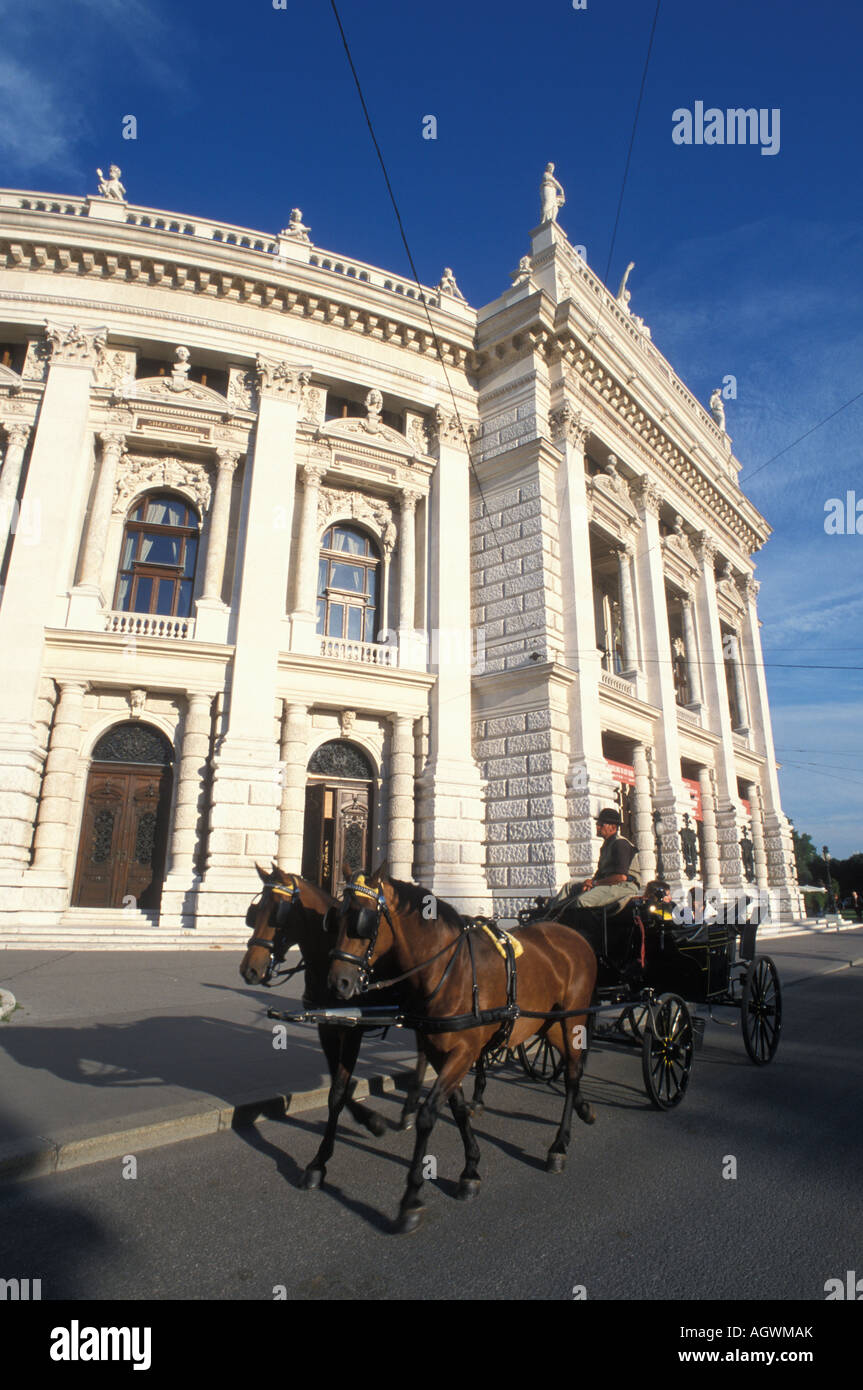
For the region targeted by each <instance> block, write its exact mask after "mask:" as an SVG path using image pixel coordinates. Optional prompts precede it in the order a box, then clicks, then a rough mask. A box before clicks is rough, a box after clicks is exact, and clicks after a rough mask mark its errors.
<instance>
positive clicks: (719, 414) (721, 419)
mask: <svg viewBox="0 0 863 1390" xmlns="http://www.w3.org/2000/svg"><path fill="white" fill-rule="evenodd" d="M710 414H711V415H712V416H713V418H714V420H715V421H716V423H717V425H718V426H719V428H720V429H721V430H724V429H725V406H724V405H723V404H722V390H721V388H720V387H719V386H717V388H716V390H715V391H714V392H713V395H712V396H711V397H710Z"/></svg>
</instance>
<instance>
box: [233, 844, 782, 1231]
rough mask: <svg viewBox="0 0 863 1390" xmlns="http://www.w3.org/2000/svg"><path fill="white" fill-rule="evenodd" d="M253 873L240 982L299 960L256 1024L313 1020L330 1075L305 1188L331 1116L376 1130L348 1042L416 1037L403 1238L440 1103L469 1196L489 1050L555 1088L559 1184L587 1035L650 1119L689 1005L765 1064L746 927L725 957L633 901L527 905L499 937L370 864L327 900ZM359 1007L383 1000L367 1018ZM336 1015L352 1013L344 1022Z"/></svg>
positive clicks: (764, 994) (671, 1083)
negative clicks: (731, 1011)
mask: <svg viewBox="0 0 863 1390" xmlns="http://www.w3.org/2000/svg"><path fill="white" fill-rule="evenodd" d="M259 873H260V876H261V879H262V882H263V884H264V890H263V894H262V896H261V900H260V902H258V903H256V904H253V905H252V906H251V907H250V909H249V913H248V915H247V921H248V924H249V926H250V927H251V929H252V932H253V935H252V939H251V941H250V942H249V947H248V950H247V952H246V955H245V957H244V958H243V963H242V965H241V967H240V969H241V974H242V975H243V978H244V979H245V980H246V982H247V983H248V984H257V983H263V984H267V983H269V982H270V978H271V976H272V974H273V970H274V966H275V965H277V964H278V963H279V962H281V961H282V960H284V957H285V953H286V951H287V948H288V946H289V945H292V944H294V943H299V944H300V946H301V949H302V951H303V956H304V961H305V963H306V990H305V993H304V999H303V1004H304V1007H303V1011H302V1012H300V1013H285V1012H282V1011H279V1010H273V1009H271V1010H268V1016H269V1017H271V1018H278V1019H282V1020H284V1021H290V1022H314V1023H316V1024H317V1025H318V1027H319V1032H320V1036H321V1043H322V1046H323V1047H324V1051H325V1053H326V1056H327V1060H328V1063H329V1065H330V1070H331V1074H332V1078H333V1084H332V1087H331V1091H330V1099H329V1119H328V1123H327V1128H326V1132H325V1135H324V1138H323V1140H322V1142H321V1145H320V1147H319V1150H318V1152H317V1154H316V1155H315V1157H314V1159H313V1160H312V1162H311V1163H310V1164H309V1165H308V1167H307V1169H306V1174H305V1180H304V1185H305V1186H307V1187H317V1186H319V1185H320V1183H321V1182H322V1181H323V1179H324V1176H325V1174H326V1164H327V1162H328V1161H329V1159H330V1158H331V1156H332V1153H333V1147H334V1142H335V1132H336V1126H337V1123H338V1118H339V1114H340V1112H341V1110H342V1108H343V1106H344V1105H345V1104H346V1103H347V1104H348V1105H351V1108H352V1110H353V1111H354V1113H355V1114H357V1117H358V1118H360V1119H361V1120H362V1121H363V1122H364V1123H366V1124H367V1125H368V1126H369V1128H371V1129H372V1130H373V1132H380V1129H377V1128H376V1127H375V1125H374V1123H373V1121H374V1120H375V1119H377V1118H378V1117H375V1116H370V1115H369V1113H368V1112H367V1111H365V1110H364V1109H362V1108H360V1107H356V1106H355V1105H353V1104H352V1102H351V1097H350V1082H351V1076H352V1073H353V1068H354V1065H355V1063H356V1060H357V1056H358V1053H359V1046H360V1038H361V1036H362V1030H363V1029H365V1028H368V1027H375V1028H380V1027H382V1026H394V1025H395V1026H403V1027H407V1028H411V1029H414V1030H415V1031H416V1034H417V1038H418V1046H419V1048H420V1059H419V1061H418V1067H417V1072H416V1074H415V1077H414V1081H413V1084H412V1086H411V1088H410V1091H409V1096H408V1100H407V1102H406V1104H405V1111H404V1114H403V1117H402V1127H403V1128H407V1127H409V1120H410V1117H411V1116H412V1114H413V1113H414V1112H416V1111H417V1106H418V1100H419V1090H420V1086H421V1080H422V1073H423V1071H424V1068H425V1061H426V1060H428V1061H430V1062H431V1063H432V1065H433V1066H434V1068H435V1070H436V1072H437V1078H436V1080H435V1082H434V1084H433V1085H432V1087H431V1090H430V1092H429V1094H428V1095H427V1097H426V1098H425V1100H424V1101H423V1103H422V1105H421V1106H419V1109H418V1113H417V1119H416V1129H417V1139H416V1147H415V1151H414V1157H413V1160H412V1162H411V1165H410V1169H409V1175H408V1184H407V1189H406V1191H405V1194H404V1197H403V1199H402V1204H401V1209H400V1213H399V1222H398V1229H399V1230H401V1231H409V1230H413V1229H415V1227H416V1226H417V1225H418V1223H419V1220H420V1215H421V1212H422V1210H423V1203H422V1201H421V1200H420V1190H421V1188H422V1185H423V1182H424V1179H425V1165H424V1159H425V1153H426V1148H427V1145H428V1141H429V1138H430V1135H431V1131H432V1129H433V1127H434V1124H435V1123H436V1120H437V1118H438V1115H439V1113H440V1109H441V1108H442V1106H443V1104H444V1103H445V1102H447V1103H448V1104H449V1106H450V1108H451V1109H452V1112H453V1116H454V1118H455V1120H456V1123H457V1125H458V1127H459V1130H460V1132H461V1136H462V1141H463V1144H464V1150H465V1168H464V1170H463V1172H462V1174H461V1178H460V1182H459V1187H458V1192H457V1195H458V1196H459V1197H460V1198H461V1199H463V1200H466V1199H469V1198H471V1197H473V1196H475V1195H476V1193H477V1192H478V1190H479V1185H480V1178H479V1173H478V1170H477V1164H478V1161H479V1148H478V1146H477V1144H476V1139H475V1137H474V1135H473V1131H472V1129H471V1126H470V1117H471V1115H472V1114H476V1113H478V1111H479V1110H481V1109H482V1094H483V1090H484V1086H485V1069H486V1065H487V1063H488V1062H489V1059H490V1058H492V1057H493V1056H494V1055H495V1054H496V1053H497V1054H500V1053H501V1052H502V1051H503V1052H504V1053H505V1052H506V1050H508V1049H510V1048H511V1049H513V1050H515V1051H516V1053H517V1055H518V1056H519V1057H520V1058H521V1060H522V1062H523V1064H524V1065H525V1066H526V1069H527V1071H528V1072H529V1074H530V1075H531V1076H533V1077H537V1078H540V1079H556V1078H558V1077H559V1078H561V1079H562V1082H563V1086H564V1092H565V1096H564V1107H563V1114H562V1117H561V1121H560V1126H559V1128H558V1131H557V1134H556V1136H555V1138H554V1141H553V1142H552V1145H551V1147H550V1149H549V1151H548V1155H547V1158H546V1170H547V1171H548V1172H552V1173H559V1172H562V1171H563V1168H564V1166H565V1162H566V1152H567V1148H568V1146H569V1142H570V1128H571V1119H572V1114H573V1112H575V1114H577V1115H578V1116H579V1118H580V1119H582V1120H583V1121H584V1122H585V1123H586V1124H592V1123H593V1121H594V1119H595V1116H594V1113H593V1110H592V1107H591V1106H590V1104H589V1103H588V1102H587V1101H586V1100H585V1099H584V1098H583V1097H581V1096H580V1095H579V1084H580V1080H581V1074H582V1069H583V1065H584V1058H585V1055H586V1053H587V1050H588V1047H589V1042H590V1038H591V1035H593V1037H595V1038H599V1037H603V1038H607V1039H610V1040H612V1041H614V1042H626V1043H628V1044H629V1045H631V1046H637V1047H639V1048H640V1049H641V1054H642V1066H643V1074H644V1081H645V1086H646V1088H647V1092H648V1095H649V1096H650V1098H651V1100H652V1101H653V1103H654V1104H655V1105H656V1106H658V1107H659V1108H660V1109H670V1108H671V1107H673V1106H675V1105H677V1104H678V1103H679V1101H680V1100H681V1099H682V1098H683V1095H684V1094H685V1091H686V1087H687V1085H688V1081H689V1074H690V1070H691V1066H692V1056H693V1051H694V1047H695V1035H696V1031H697V1025H699V1024H700V1020H695V1021H693V1019H692V1016H691V1014H690V1011H689V1007H688V1006H689V1004H690V1003H697V1004H707V1005H709V1006H711V1008H712V1007H713V1006H714V1005H729V1006H731V1007H733V1008H736V1009H738V1010H739V1011H740V1017H741V1023H742V1031H743V1039H744V1044H745V1046H746V1049H747V1052H748V1053H749V1056H750V1058H751V1059H752V1061H753V1062H755V1063H757V1064H763V1063H765V1062H769V1061H770V1060H771V1058H772V1057H773V1055H774V1053H775V1051H776V1047H777V1045H778V1042H779V1034H780V1029H781V994H780V988H779V980H778V976H777V974H776V968H775V966H774V964H773V962H772V961H771V960H770V959H769V957H766V956H761V957H759V956H756V955H755V928H754V927H747V928H746V929H745V931H744V935H743V943H742V947H741V950H740V954H739V955H738V954H737V952H736V931H730V930H729V929H727V928H725V927H721V928H720V927H710V926H698V927H688V926H686V925H685V924H683V925H678V924H677V923H675V921H674V915H673V913H672V910H671V907H670V905H669V904H667V903H664V902H662V901H661V900H660V899H659V898H658V897H654V898H652V899H651V898H650V897H643V898H639V899H632V900H631V901H630V902H629V903H628V904H625V905H624V906H623V907H622V908H621V909H620V910H619V911H618V912H612V911H608V910H606V909H603V910H601V911H600V912H599V913H597V912H596V911H590V912H589V913H587V914H585V912H584V910H583V909H581V910H579V909H577V908H576V909H573V908H572V907H571V906H569V905H567V906H565V907H564V909H563V910H562V911H561V912H560V913H559V914H555V915H552V916H550V915H549V909H548V907H546V906H545V905H544V904H540V905H539V906H538V908H537V910H536V911H535V912H533V913H526V914H524V920H523V921H522V922H521V923H520V926H519V929H518V931H517V933H516V934H514V935H512V934H510V933H507V932H503V931H501V930H500V929H499V928H498V926H497V924H496V923H495V922H493V921H490V920H488V919H484V918H473V919H468V918H464V917H462V916H461V915H460V914H459V913H457V912H456V911H455V909H454V908H453V907H451V906H450V905H448V904H446V903H444V902H441V901H440V900H438V901H435V899H434V898H433V896H432V895H431V894H429V893H427V892H426V890H425V889H423V888H421V887H418V886H417V885H416V884H408V883H403V882H400V881H398V880H391V879H389V877H388V876H387V875H386V873H385V871H384V868H383V866H382V868H381V869H380V870H378V871H377V872H376V873H375V874H374V875H373V876H371V877H370V878H369V879H368V880H367V879H366V877H365V876H364V875H363V874H354V875H351V874H350V871H349V870H346V881H345V891H344V896H343V898H342V899H341V901H340V902H337V901H336V900H335V899H334V898H331V897H329V895H328V894H326V893H324V892H323V891H322V890H321V889H319V888H316V887H315V886H314V885H312V884H309V883H307V882H306V881H305V880H303V879H301V878H299V877H298V876H296V875H292V874H284V873H282V872H281V871H280V870H278V869H276V868H275V866H274V867H273V870H272V871H271V872H269V873H268V872H267V871H266V870H264V869H261V868H259ZM430 903H432V904H434V915H433V916H432V917H431V918H430V917H429V913H428V906H429V904H430ZM573 913H574V916H573ZM379 991H384V993H383V994H380V993H379ZM368 997H372V998H375V999H378V1000H380V999H385V1000H386V1001H387V1002H386V1004H384V1005H382V1004H381V1003H376V1004H373V1005H370V1004H369V1003H367V1002H366V1000H367V999H368ZM339 1001H341V1004H342V1005H344V1004H347V1003H348V1001H353V1002H351V1003H350V1004H349V1005H348V1007H343V1006H340V1005H339ZM357 1001H359V1002H357ZM334 1003H335V1007H334ZM610 1016H612V1017H611V1021H610V1022H606V1021H605V1020H607V1019H608V1018H609V1017H610ZM552 1050H553V1051H554V1053H556V1054H557V1056H558V1057H559V1058H560V1062H559V1063H558V1064H553V1062H552ZM473 1065H476V1068H477V1073H478V1075H477V1088H476V1092H475V1095H474V1101H473V1108H471V1107H469V1106H468V1105H467V1103H466V1101H465V1098H464V1095H463V1094H462V1082H463V1081H464V1079H465V1078H466V1076H467V1074H468V1072H469V1071H470V1069H471V1066H473ZM358 1112H359V1113H358Z"/></svg>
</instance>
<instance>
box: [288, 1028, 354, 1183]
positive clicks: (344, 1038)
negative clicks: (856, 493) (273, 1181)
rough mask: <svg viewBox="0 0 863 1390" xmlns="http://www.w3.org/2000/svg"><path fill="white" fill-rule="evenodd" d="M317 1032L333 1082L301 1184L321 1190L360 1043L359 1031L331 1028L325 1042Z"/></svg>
mask: <svg viewBox="0 0 863 1390" xmlns="http://www.w3.org/2000/svg"><path fill="white" fill-rule="evenodd" d="M319 1032H320V1034H321V1046H322V1047H323V1048H324V1052H325V1053H326V1054H327V1061H330V1056H331V1055H332V1059H333V1060H332V1061H331V1062H330V1069H331V1073H332V1083H331V1085H330V1094H329V1097H328V1100H327V1105H328V1108H329V1117H328V1119H327V1127H326V1130H325V1131H324V1137H323V1139H322V1140H321V1143H320V1147H319V1149H318V1151H317V1153H316V1154H315V1156H314V1158H313V1159H312V1161H311V1163H310V1164H309V1166H308V1167H307V1168H306V1171H305V1172H304V1174H303V1181H302V1185H303V1187H306V1188H314V1187H320V1185H321V1183H322V1182H323V1180H324V1178H325V1177H326V1175H327V1163H328V1162H329V1160H330V1159H331V1158H332V1156H333V1149H334V1148H335V1143H336V1127H337V1125H338V1123H339V1115H340V1114H341V1113H342V1109H343V1108H344V1105H345V1102H346V1101H347V1098H348V1087H349V1085H350V1081H351V1077H352V1076H353V1074H354V1067H355V1066H356V1064H357V1057H358V1056H359V1052H360V1042H361V1041H362V1034H361V1032H360V1030H359V1028H356V1029H352V1028H334V1029H333V1030H332V1032H331V1033H330V1035H329V1037H328V1038H327V1040H326V1042H325V1041H324V1036H323V1033H324V1030H323V1028H321V1029H319ZM328 1032H329V1030H328Z"/></svg>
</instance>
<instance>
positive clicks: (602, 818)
mask: <svg viewBox="0 0 863 1390" xmlns="http://www.w3.org/2000/svg"><path fill="white" fill-rule="evenodd" d="M596 823H597V825H616V826H618V827H619V826H620V812H619V811H615V810H614V808H613V807H612V806H606V808H605V810H604V811H600V813H599V815H598V816H597V818H596Z"/></svg>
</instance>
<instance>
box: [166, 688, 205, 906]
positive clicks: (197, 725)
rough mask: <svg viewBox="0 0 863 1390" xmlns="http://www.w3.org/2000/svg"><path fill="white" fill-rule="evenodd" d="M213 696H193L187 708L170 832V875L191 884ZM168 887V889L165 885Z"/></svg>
mask: <svg viewBox="0 0 863 1390" xmlns="http://www.w3.org/2000/svg"><path fill="white" fill-rule="evenodd" d="M212 705H213V697H212V695H201V694H197V693H195V694H190V695H189V696H188V700H187V705H186V720H185V724H184V727H183V743H182V747H181V750H180V760H179V765H178V770H177V779H178V780H177V799H176V803H175V808H174V825H173V829H172V831H171V870H170V875H171V877H173V876H174V875H182V876H183V877H184V878H185V879H187V880H188V881H189V883H190V884H191V882H192V879H193V877H194V871H195V850H196V848H197V845H198V836H199V833H200V829H201V825H200V822H201V815H202V813H203V810H204V804H203V798H204V785H205V777H206V772H207V760H208V758H209V753H210V723H211V712H212ZM166 886H167V885H166Z"/></svg>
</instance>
